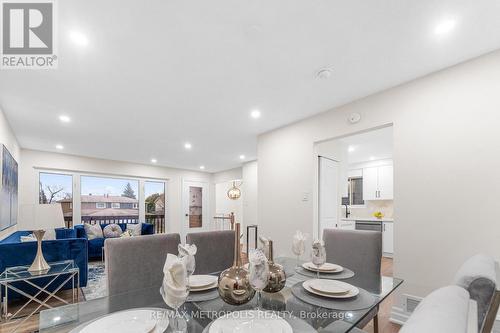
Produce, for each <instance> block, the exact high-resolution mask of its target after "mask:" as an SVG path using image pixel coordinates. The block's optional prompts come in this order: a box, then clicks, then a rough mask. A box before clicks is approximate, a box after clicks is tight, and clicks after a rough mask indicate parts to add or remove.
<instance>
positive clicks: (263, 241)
mask: <svg viewBox="0 0 500 333" xmlns="http://www.w3.org/2000/svg"><path fill="white" fill-rule="evenodd" d="M259 243H260V245H259V249H260V250H262V252H264V255H265V256H266V258H269V238H267V237H264V236H259Z"/></svg>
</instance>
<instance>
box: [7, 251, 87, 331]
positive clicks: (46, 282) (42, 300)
mask: <svg viewBox="0 0 500 333" xmlns="http://www.w3.org/2000/svg"><path fill="white" fill-rule="evenodd" d="M49 265H50V269H49V270H48V271H42V272H36V273H33V272H29V271H28V269H29V267H30V266H16V267H8V268H6V269H5V271H4V272H3V273H2V274H0V286H1V293H2V315H1V317H2V320H3V321H5V322H9V321H13V320H15V319H19V325H21V324H23V323H24V322H25V321H26V320H28V319H29V318H30V317H31V316H33V315H34V314H36V313H38V312H39V311H40V310H41V309H42V308H47V309H52V306H51V305H49V304H48V302H49V301H50V300H52V299H56V300H58V301H60V302H62V303H63V304H66V305H70V304H71V303H70V302H69V301H67V300H65V299H63V298H61V297H59V296H57V295H56V293H57V292H58V291H59V290H61V288H63V287H64V286H65V285H66V284H68V283H71V288H72V303H73V304H76V303H77V302H78V301H79V299H78V291H79V289H80V270H79V268H78V266H77V265H75V262H74V261H73V260H65V261H58V262H52V263H49ZM41 279H43V281H41V283H38V284H37V283H36V282H37V280H41ZM39 282H40V281H39ZM26 289H29V290H30V291H26ZM9 292H10V293H12V292H14V293H17V294H19V295H21V296H24V297H25V298H26V302H25V303H24V304H23V305H22V306H21V307H19V309H17V311H16V312H15V313H12V314H11V313H9V308H8V306H9ZM30 303H38V306H37V307H36V308H35V310H33V311H31V312H29V314H28V315H27V316H25V315H22V316H20V314H21V313H22V310H24V309H25V308H26V307H27V306H28V305H29V304H30ZM19 325H18V326H19Z"/></svg>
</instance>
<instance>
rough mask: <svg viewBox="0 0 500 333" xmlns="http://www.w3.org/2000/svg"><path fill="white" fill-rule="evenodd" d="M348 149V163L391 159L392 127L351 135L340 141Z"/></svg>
mask: <svg viewBox="0 0 500 333" xmlns="http://www.w3.org/2000/svg"><path fill="white" fill-rule="evenodd" d="M341 141H342V142H344V143H346V146H347V147H348V149H349V148H350V151H349V152H348V163H349V164H353V163H360V162H368V161H370V160H381V159H386V158H392V150H393V136H392V127H385V128H382V129H378V130H374V131H369V132H365V133H361V134H356V135H351V136H348V137H345V138H342V139H341Z"/></svg>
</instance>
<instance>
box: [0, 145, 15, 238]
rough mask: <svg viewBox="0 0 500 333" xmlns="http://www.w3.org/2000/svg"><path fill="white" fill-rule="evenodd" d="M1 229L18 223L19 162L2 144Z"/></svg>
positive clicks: (0, 151)
mask: <svg viewBox="0 0 500 333" xmlns="http://www.w3.org/2000/svg"><path fill="white" fill-rule="evenodd" d="M0 148H1V150H0V153H1V156H0V157H1V162H2V169H1V174H0V176H1V180H2V183H1V186H0V230H4V229H7V228H9V227H11V226H13V225H15V224H17V188H18V182H17V174H18V170H17V162H16V160H15V159H14V158H13V157H12V155H11V154H10V152H9V151H8V150H7V148H5V146H4V145H1V147H0Z"/></svg>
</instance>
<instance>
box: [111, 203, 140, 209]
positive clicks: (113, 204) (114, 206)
mask: <svg viewBox="0 0 500 333" xmlns="http://www.w3.org/2000/svg"><path fill="white" fill-rule="evenodd" d="M116 205H118V207H117V206H116ZM134 205H135V204H134ZM111 208H113V209H120V208H121V205H120V203H119V202H112V203H111Z"/></svg>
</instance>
